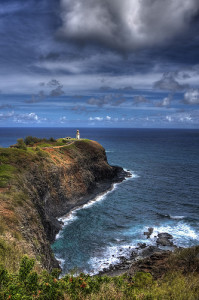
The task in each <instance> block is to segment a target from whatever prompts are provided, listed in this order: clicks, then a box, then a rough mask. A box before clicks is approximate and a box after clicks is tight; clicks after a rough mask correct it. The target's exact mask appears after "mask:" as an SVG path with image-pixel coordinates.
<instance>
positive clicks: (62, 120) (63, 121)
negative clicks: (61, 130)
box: [59, 116, 68, 123]
mask: <svg viewBox="0 0 199 300" xmlns="http://www.w3.org/2000/svg"><path fill="white" fill-rule="evenodd" d="M59 120H60V122H61V123H66V122H68V119H67V118H66V117H65V116H63V117H61V118H60V119H59Z"/></svg>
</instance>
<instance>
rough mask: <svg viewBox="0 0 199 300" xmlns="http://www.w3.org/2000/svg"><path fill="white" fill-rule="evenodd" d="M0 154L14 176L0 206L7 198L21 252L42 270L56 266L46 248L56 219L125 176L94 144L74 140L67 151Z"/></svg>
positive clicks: (56, 226) (54, 231) (57, 227)
mask: <svg viewBox="0 0 199 300" xmlns="http://www.w3.org/2000/svg"><path fill="white" fill-rule="evenodd" d="M2 151H4V155H6V156H9V157H10V158H9V159H8V164H9V165H10V166H12V167H14V168H15V170H16V171H15V173H14V175H13V176H12V181H11V184H10V183H9V189H5V191H4V192H3V193H1V195H0V196H2V197H1V199H0V202H1V201H2V203H3V201H5V199H8V197H7V195H9V199H11V198H12V205H15V206H16V208H15V209H14V214H15V215H16V218H17V225H16V230H18V231H19V233H20V234H21V236H22V241H23V245H25V246H24V249H23V252H28V253H27V254H29V255H30V253H31V254H32V256H34V257H35V258H36V259H37V261H39V264H40V265H41V267H42V268H45V269H47V270H50V269H51V268H52V267H58V263H57V261H56V260H55V259H54V256H53V253H52V251H51V248H50V242H52V241H53V240H54V239H55V236H56V234H57V233H58V231H59V230H60V229H61V225H62V224H61V223H60V222H59V221H58V220H57V218H58V217H61V216H63V215H64V214H67V213H68V212H69V211H70V210H71V209H73V208H74V207H77V206H80V205H82V204H84V203H86V202H87V201H89V200H90V199H92V198H94V197H95V196H96V195H97V194H99V193H102V192H104V191H106V190H108V189H110V188H111V186H112V184H113V183H115V182H120V181H122V180H123V179H124V178H125V176H127V175H128V174H127V173H126V172H125V171H124V170H123V169H122V168H120V167H113V166H110V165H109V164H108V162H107V158H106V153H105V150H104V148H103V147H102V146H101V145H100V144H98V143H97V142H94V141H88V140H85V141H81V140H80V141H76V142H74V143H73V144H71V145H69V146H65V147H60V148H56V147H54V148H53V147H52V148H46V149H43V150H39V149H37V150H34V151H32V152H28V151H22V150H18V149H4V150H2ZM2 153H3V152H2ZM13 153H14V156H13ZM16 194H18V195H19V194H21V195H22V196H23V197H22V198H24V201H22V202H23V203H21V205H20V206H18V205H17V204H16V200H15V197H16ZM3 198H4V199H3ZM19 200H20V199H19ZM6 201H8V200H6ZM9 201H10V202H11V200H9ZM11 226H12V225H11ZM11 226H10V230H11V229H12V228H11Z"/></svg>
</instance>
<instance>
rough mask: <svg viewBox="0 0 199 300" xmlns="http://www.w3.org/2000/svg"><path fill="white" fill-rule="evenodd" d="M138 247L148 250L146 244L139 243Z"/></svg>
mask: <svg viewBox="0 0 199 300" xmlns="http://www.w3.org/2000/svg"><path fill="white" fill-rule="evenodd" d="M138 247H139V248H140V249H144V248H146V243H138Z"/></svg>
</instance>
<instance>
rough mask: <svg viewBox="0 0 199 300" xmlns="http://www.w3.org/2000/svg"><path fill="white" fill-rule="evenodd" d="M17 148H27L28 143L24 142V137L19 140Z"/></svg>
mask: <svg viewBox="0 0 199 300" xmlns="http://www.w3.org/2000/svg"><path fill="white" fill-rule="evenodd" d="M17 148H19V149H22V150H27V147H26V144H25V143H24V140H23V139H18V140H17Z"/></svg>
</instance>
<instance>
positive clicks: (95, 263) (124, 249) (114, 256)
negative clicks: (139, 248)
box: [87, 245, 135, 275]
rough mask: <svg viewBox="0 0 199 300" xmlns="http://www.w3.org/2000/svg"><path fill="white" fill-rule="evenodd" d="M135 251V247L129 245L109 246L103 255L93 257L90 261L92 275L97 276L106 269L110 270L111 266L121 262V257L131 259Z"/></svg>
mask: <svg viewBox="0 0 199 300" xmlns="http://www.w3.org/2000/svg"><path fill="white" fill-rule="evenodd" d="M133 249H135V247H134V246H129V245H120V246H109V247H107V248H106V249H104V251H102V253H101V255H98V256H95V257H91V258H90V260H89V265H90V269H91V270H92V271H89V272H87V273H89V274H90V275H95V274H97V273H99V272H100V271H103V269H104V268H106V269H107V268H109V266H110V265H116V264H118V263H119V262H120V257H121V256H124V257H125V258H127V259H128V258H130V255H131V252H132V250H133Z"/></svg>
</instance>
